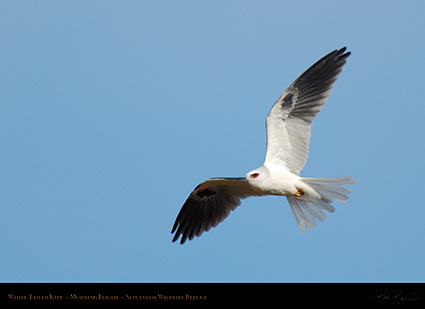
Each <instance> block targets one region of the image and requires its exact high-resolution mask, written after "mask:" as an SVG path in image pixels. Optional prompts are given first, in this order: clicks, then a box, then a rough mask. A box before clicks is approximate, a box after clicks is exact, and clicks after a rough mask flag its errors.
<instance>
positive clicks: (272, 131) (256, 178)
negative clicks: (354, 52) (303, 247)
mask: <svg viewBox="0 0 425 309" xmlns="http://www.w3.org/2000/svg"><path fill="white" fill-rule="evenodd" d="M348 56H350V52H346V48H345V47H343V48H341V49H339V50H334V51H332V52H330V53H329V54H327V55H326V56H324V57H323V58H322V59H320V60H319V61H317V62H316V63H315V64H313V65H312V66H311V67H310V68H309V69H308V70H307V71H305V72H304V73H303V74H302V75H301V76H300V77H298V78H297V79H296V80H295V81H294V82H293V83H292V85H291V86H289V88H288V89H286V90H285V92H284V93H283V94H282V96H281V97H280V98H279V99H278V100H277V101H276V103H275V104H274V105H273V106H272V108H271V110H270V112H269V114H268V116H267V118H266V128H267V150H266V158H265V160H264V163H263V165H261V166H260V167H259V168H257V169H255V170H253V171H251V172H249V173H247V174H246V176H245V177H238V178H210V179H208V180H206V181H204V182H203V183H201V184H199V185H198V186H197V187H196V188H195V189H194V190H193V191H192V193H191V194H190V195H189V197H188V198H187V200H186V202H185V203H184V204H183V206H182V208H181V210H180V212H179V214H178V215H177V218H176V221H175V223H174V226H173V228H172V230H171V233H175V235H174V238H173V242H175V241H176V240H178V238H179V237H180V235H181V240H180V243H181V244H183V243H185V242H186V240H187V239H189V240H192V239H193V238H194V237H195V236H197V237H199V236H201V234H202V233H203V232H204V231H209V230H210V229H211V228H212V227H216V226H217V225H218V224H219V223H220V222H222V221H223V220H224V219H225V218H226V217H227V216H228V215H229V214H230V211H232V210H235V208H236V207H237V206H239V205H240V203H241V201H240V200H241V199H244V198H247V197H250V196H264V195H281V196H286V198H287V199H288V202H289V205H290V206H291V209H292V212H293V214H294V216H295V219H296V220H297V223H298V226H299V228H300V230H301V231H305V230H306V229H307V228H310V229H312V228H314V227H315V225H316V219H317V220H320V221H323V220H325V218H326V215H325V213H324V212H323V211H325V212H328V213H331V212H334V211H335V208H334V207H333V206H332V205H331V203H332V202H333V201H346V200H348V194H349V193H350V192H351V190H350V189H348V188H345V187H342V186H344V185H349V184H352V183H354V182H355V180H354V179H352V178H351V177H341V178H304V177H300V171H301V170H302V169H303V167H304V165H305V163H306V161H307V157H308V148H309V143H310V136H311V125H312V122H313V120H314V118H315V116H316V115H317V113H318V112H319V111H320V110H321V109H322V108H323V106H324V105H325V102H326V100H327V98H328V97H329V93H330V91H331V90H332V87H333V85H334V83H335V82H336V79H337V76H338V75H339V74H340V73H341V70H342V67H343V66H344V64H345V62H346V59H347V57H348Z"/></svg>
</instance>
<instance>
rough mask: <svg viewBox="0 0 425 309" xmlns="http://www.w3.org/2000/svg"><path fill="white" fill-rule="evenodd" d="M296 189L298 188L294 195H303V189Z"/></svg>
mask: <svg viewBox="0 0 425 309" xmlns="http://www.w3.org/2000/svg"><path fill="white" fill-rule="evenodd" d="M297 190H298V192H297V193H295V196H297V197H300V196H303V195H304V191H303V190H301V189H300V188H297Z"/></svg>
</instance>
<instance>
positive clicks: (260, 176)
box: [245, 166, 269, 188]
mask: <svg viewBox="0 0 425 309" xmlns="http://www.w3.org/2000/svg"><path fill="white" fill-rule="evenodd" d="M268 175H269V170H268V169H267V167H265V166H261V167H259V168H257V169H255V170H252V171H250V172H249V173H247V174H246V175H245V178H246V180H247V181H248V182H249V183H250V184H251V186H253V187H257V188H260V187H261V184H262V183H263V182H264V181H266V180H267V178H268Z"/></svg>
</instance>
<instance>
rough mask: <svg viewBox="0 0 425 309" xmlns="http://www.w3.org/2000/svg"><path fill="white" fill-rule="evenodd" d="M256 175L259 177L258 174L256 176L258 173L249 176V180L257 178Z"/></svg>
mask: <svg viewBox="0 0 425 309" xmlns="http://www.w3.org/2000/svg"><path fill="white" fill-rule="evenodd" d="M258 175H260V174H258V173H254V174H251V178H257V177H258Z"/></svg>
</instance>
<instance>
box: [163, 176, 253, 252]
mask: <svg viewBox="0 0 425 309" xmlns="http://www.w3.org/2000/svg"><path fill="white" fill-rule="evenodd" d="M254 195H259V194H258V193H256V192H255V191H254V190H253V189H252V187H251V186H250V184H249V183H248V181H247V180H246V179H245V178H211V179H208V180H206V181H204V182H203V183H201V184H200V185H198V186H197V187H196V188H195V190H193V191H192V193H191V194H190V195H189V197H188V198H187V200H186V202H185V203H184V205H183V207H182V208H181V210H180V212H179V214H178V215H177V218H176V221H175V222H174V226H173V229H172V230H171V233H174V232H176V234H175V235H174V238H173V242H175V241H176V240H177V239H178V238H179V236H180V235H182V238H181V241H180V243H181V244H183V243H184V242H185V241H186V240H187V239H189V240H192V239H193V238H194V237H195V236H197V237H199V236H201V234H202V233H203V232H204V231H209V230H210V229H211V228H212V227H216V226H217V225H218V224H219V223H220V222H221V221H223V220H224V219H225V218H226V217H227V216H228V215H229V214H230V211H231V210H234V209H235V208H236V207H237V206H239V205H240V203H241V201H240V200H241V199H243V198H246V197H249V196H254Z"/></svg>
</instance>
